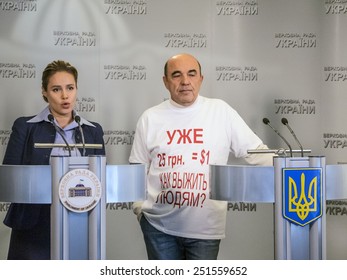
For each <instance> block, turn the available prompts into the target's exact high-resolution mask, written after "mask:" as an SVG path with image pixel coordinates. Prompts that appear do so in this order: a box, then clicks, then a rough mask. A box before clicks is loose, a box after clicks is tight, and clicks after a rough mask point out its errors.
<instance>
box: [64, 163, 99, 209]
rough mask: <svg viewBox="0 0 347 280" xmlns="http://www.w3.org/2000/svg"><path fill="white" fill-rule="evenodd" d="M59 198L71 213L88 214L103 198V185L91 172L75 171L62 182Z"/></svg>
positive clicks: (66, 175)
mask: <svg viewBox="0 0 347 280" xmlns="http://www.w3.org/2000/svg"><path fill="white" fill-rule="evenodd" d="M59 198H60V201H61V203H62V204H63V205H64V206H65V208H67V209H69V210H70V211H73V212H78V213H81V212H87V211H89V210H92V209H93V208H94V207H95V206H96V205H97V203H98V202H99V200H100V198H101V183H100V181H99V179H98V177H97V176H96V175H95V174H94V173H93V172H91V171H90V170H88V169H73V170H71V171H69V172H67V173H66V174H65V175H64V176H63V178H62V179H61V181H60V184H59Z"/></svg>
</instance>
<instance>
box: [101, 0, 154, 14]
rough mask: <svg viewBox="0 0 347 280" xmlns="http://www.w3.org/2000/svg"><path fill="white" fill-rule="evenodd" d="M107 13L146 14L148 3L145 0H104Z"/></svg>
mask: <svg viewBox="0 0 347 280" xmlns="http://www.w3.org/2000/svg"><path fill="white" fill-rule="evenodd" d="M103 2H104V5H105V14H106V15H146V14H147V3H146V1H143V0H133V1H130V0H122V1H120V0H104V1H103Z"/></svg>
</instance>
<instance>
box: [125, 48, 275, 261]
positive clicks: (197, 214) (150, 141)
mask: <svg viewBox="0 0 347 280" xmlns="http://www.w3.org/2000/svg"><path fill="white" fill-rule="evenodd" d="M163 81H164V84H165V87H166V88H167V89H168V91H169V92H170V99H169V100H167V101H164V102H162V103H161V104H159V105H157V106H155V107H152V108H150V109H148V110H146V111H145V112H144V113H143V114H142V116H141V117H140V119H139V121H138V123H137V127H136V133H135V139H134V144H133V147H132V150H131V154H130V158H129V161H130V163H145V164H146V165H147V168H148V177H147V188H148V197H147V200H146V201H144V202H139V203H135V204H134V212H135V213H136V214H137V215H138V219H139V220H140V225H141V228H142V232H143V235H144V240H145V243H146V249H147V255H148V258H149V259H205V260H207V259H217V256H218V251H219V244H220V241H221V239H222V238H224V237H225V223H226V213H227V205H226V202H224V201H216V200H210V199H209V197H208V196H209V164H226V163H227V161H228V156H229V152H230V151H231V152H233V153H234V154H235V156H236V157H244V158H245V159H246V160H247V161H248V162H250V163H252V164H263V165H272V155H269V154H265V155H262V156H259V155H252V156H250V155H248V154H247V150H249V149H256V148H258V149H260V148H267V147H266V145H264V144H263V143H262V141H261V140H260V139H259V138H258V136H256V135H255V134H254V133H253V132H252V130H251V129H250V128H249V127H248V126H247V125H246V123H245V122H244V121H243V120H242V119H241V117H240V116H239V115H238V113H237V112H236V111H235V110H233V109H232V108H231V107H230V106H229V105H228V104H226V103H225V102H224V101H222V100H219V99H210V98H206V97H202V96H200V95H199V90H200V86H201V84H202V81H203V75H202V73H201V66H200V63H199V62H198V61H197V60H196V59H195V58H194V57H193V56H192V55H189V54H179V55H176V56H173V57H171V58H170V59H169V60H168V61H167V63H166V64H165V67H164V77H163Z"/></svg>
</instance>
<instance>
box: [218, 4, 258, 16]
mask: <svg viewBox="0 0 347 280" xmlns="http://www.w3.org/2000/svg"><path fill="white" fill-rule="evenodd" d="M216 10H217V16H255V15H258V1H257V0H253V1H249V0H237V1H236V0H235V1H217V3H216Z"/></svg>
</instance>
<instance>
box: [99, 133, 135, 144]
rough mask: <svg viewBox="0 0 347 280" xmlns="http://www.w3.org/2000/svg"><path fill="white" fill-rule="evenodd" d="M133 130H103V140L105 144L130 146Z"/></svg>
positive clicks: (132, 139)
mask: <svg viewBox="0 0 347 280" xmlns="http://www.w3.org/2000/svg"><path fill="white" fill-rule="evenodd" d="M134 135H135V131H128V130H105V131H104V141H105V145H106V146H112V145H127V146H131V145H132V144H133V142H134Z"/></svg>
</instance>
